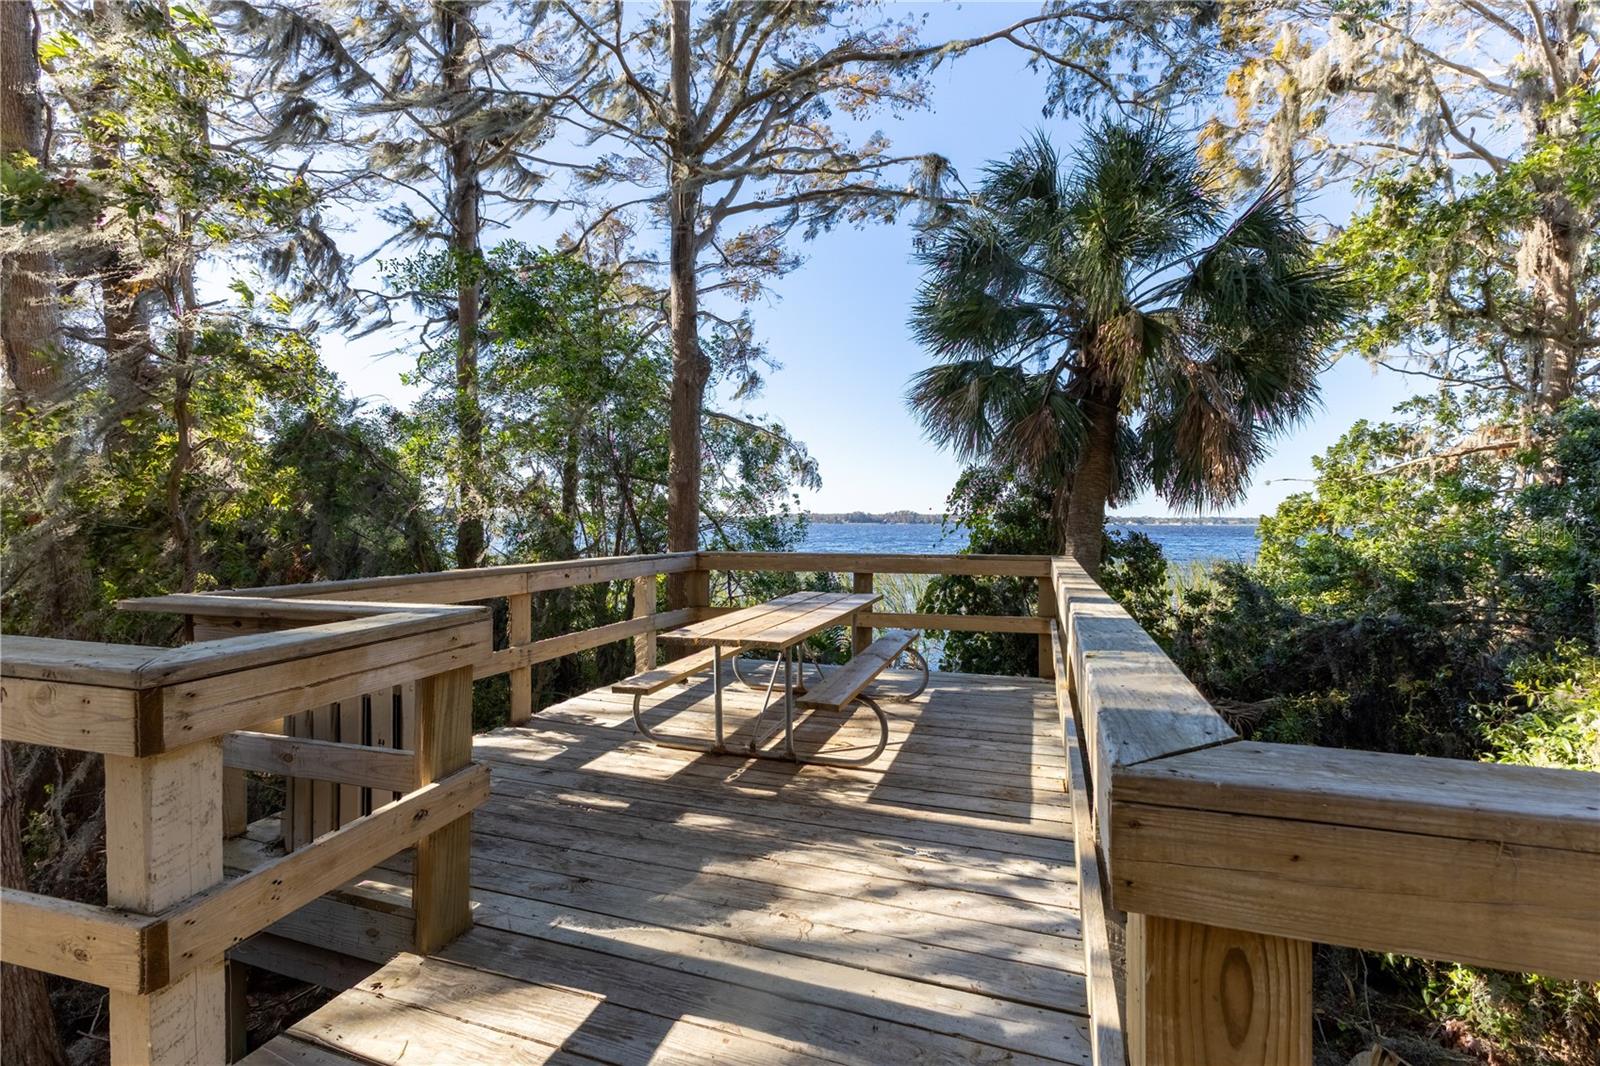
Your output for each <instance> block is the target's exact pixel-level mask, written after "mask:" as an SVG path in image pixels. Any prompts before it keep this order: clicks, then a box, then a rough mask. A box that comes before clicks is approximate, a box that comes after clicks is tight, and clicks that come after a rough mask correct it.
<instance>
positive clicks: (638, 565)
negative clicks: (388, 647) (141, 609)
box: [211, 552, 696, 603]
mask: <svg viewBox="0 0 1600 1066" xmlns="http://www.w3.org/2000/svg"><path fill="white" fill-rule="evenodd" d="M695 566H696V558H695V553H694V552H668V553H664V554H660V555H623V556H613V557H609V558H602V559H585V560H582V561H580V562H568V561H556V562H548V563H520V564H516V565H512V566H486V567H479V568H477V569H469V570H445V571H439V572H436V573H429V574H403V575H395V576H389V577H374V578H358V579H355V580H349V581H308V582H304V583H302V584H298V585H269V586H263V587H261V588H254V589H237V590H228V591H225V592H219V593H212V594H211V595H216V596H228V597H232V596H242V597H252V598H259V597H273V598H277V597H293V598H303V599H348V600H360V601H371V602H385V601H398V602H408V601H409V602H415V603H465V602H468V601H471V600H483V599H493V598H495V597H497V596H509V595H514V594H516V593H521V592H535V591H540V590H543V589H552V588H568V587H571V586H574V585H585V584H594V583H595V582H597V581H613V580H624V579H627V578H632V577H636V576H638V575H639V574H640V573H645V572H649V573H658V574H668V573H681V572H683V571H686V570H692V569H694V568H695Z"/></svg>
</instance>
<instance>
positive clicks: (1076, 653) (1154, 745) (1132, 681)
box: [1054, 558, 1238, 882]
mask: <svg viewBox="0 0 1600 1066" xmlns="http://www.w3.org/2000/svg"><path fill="white" fill-rule="evenodd" d="M1054 578H1055V584H1056V602H1057V604H1058V607H1059V611H1060V615H1061V619H1060V621H1061V627H1062V630H1063V634H1064V636H1065V637H1066V640H1065V644H1066V647H1067V650H1068V652H1069V653H1070V655H1071V656H1072V658H1071V661H1070V662H1069V664H1068V665H1069V666H1070V667H1071V670H1072V687H1073V691H1074V693H1075V694H1076V696H1077V699H1078V707H1079V709H1080V710H1081V711H1082V714H1083V718H1084V722H1085V724H1086V729H1085V733H1086V735H1087V737H1088V739H1089V740H1090V742H1091V743H1090V747H1089V749H1088V752H1087V754H1088V756H1089V774H1090V777H1091V778H1092V779H1093V783H1094V792H1095V795H1094V810H1095V812H1096V818H1097V824H1098V828H1099V830H1100V833H1101V844H1102V847H1103V848H1104V850H1105V854H1106V856H1107V860H1108V864H1109V866H1110V877H1111V879H1112V880H1113V882H1114V881H1115V880H1116V879H1117V869H1116V856H1117V853H1116V851H1115V849H1114V848H1113V846H1112V841H1111V840H1110V839H1109V834H1110V833H1111V831H1112V823H1111V821H1110V819H1108V818H1106V817H1105V813H1106V812H1108V811H1109V810H1110V809H1111V805H1110V789H1111V780H1112V776H1113V774H1114V773H1115V772H1116V771H1117V770H1118V769H1119V768H1121V767H1125V766H1135V765H1138V764H1139V763H1142V762H1147V761H1149V760H1151V759H1158V758H1161V757H1163V756H1167V755H1174V754H1178V753H1180V752H1185V751H1193V750H1196V749H1199V748H1207V747H1211V746H1213V745H1217V744H1224V743H1228V742H1231V741H1234V740H1237V739H1238V736H1237V734H1235V733H1234V731H1233V729H1232V728H1230V727H1229V725H1228V723H1227V722H1225V721H1223V719H1222V716H1221V715H1219V714H1217V712H1216V711H1215V710H1213V709H1212V707H1211V704H1210V702H1208V701H1207V700H1206V698H1205V697H1204V696H1202V695H1200V692H1199V690H1197V689H1196V688H1195V687H1194V685H1193V684H1191V683H1190V682H1189V679H1188V678H1187V677H1185V676H1184V675H1183V672H1182V671H1181V670H1179V669H1178V667H1177V666H1176V665H1175V664H1174V663H1173V662H1172V660H1171V659H1169V658H1167V655H1166V653H1165V652H1163V651H1162V650H1161V647H1160V645H1158V644H1157V643H1156V642H1155V641H1154V640H1152V639H1151V638H1150V635H1149V634H1148V633H1146V632H1145V631H1144V630H1143V629H1141V628H1140V627H1139V623H1137V622H1135V621H1134V620H1133V619H1132V618H1131V617H1130V616H1129V615H1128V612H1126V611H1124V610H1123V609H1122V608H1121V607H1120V606H1118V604H1117V603H1116V602H1115V601H1114V600H1112V599H1111V597H1110V596H1109V595H1107V594H1106V592H1105V591H1104V590H1103V589H1101V588H1100V586H1099V585H1097V584H1095V583H1094V581H1093V580H1092V579H1091V578H1090V577H1089V575H1088V574H1086V573H1085V572H1084V570H1083V568H1082V567H1080V566H1079V565H1078V564H1077V563H1076V562H1074V561H1072V560H1070V559H1061V558H1058V559H1056V560H1055V574H1054Z"/></svg>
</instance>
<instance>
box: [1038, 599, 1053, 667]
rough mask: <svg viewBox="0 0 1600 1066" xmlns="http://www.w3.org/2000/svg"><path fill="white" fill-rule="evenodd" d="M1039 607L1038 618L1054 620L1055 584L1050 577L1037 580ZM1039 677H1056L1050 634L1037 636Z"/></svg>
mask: <svg viewBox="0 0 1600 1066" xmlns="http://www.w3.org/2000/svg"><path fill="white" fill-rule="evenodd" d="M1038 584H1039V605H1038V608H1037V611H1038V615H1039V617H1040V618H1049V619H1055V618H1056V583H1055V580H1054V579H1053V578H1051V577H1048V576H1047V577H1041V578H1040V579H1039V582H1038ZM1039 676H1040V677H1042V678H1045V679H1049V678H1053V677H1055V676H1056V655H1055V651H1054V650H1053V648H1052V647H1051V642H1050V634H1049V633H1041V634H1040V635H1039Z"/></svg>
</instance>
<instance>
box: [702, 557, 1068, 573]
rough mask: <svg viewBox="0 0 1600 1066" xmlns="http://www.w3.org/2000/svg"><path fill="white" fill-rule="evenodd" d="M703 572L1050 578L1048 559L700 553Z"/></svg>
mask: <svg viewBox="0 0 1600 1066" xmlns="http://www.w3.org/2000/svg"><path fill="white" fill-rule="evenodd" d="M700 566H702V567H704V568H705V569H707V570H771V571H776V572H778V573H796V572H811V571H820V572H823V573H835V574H848V573H858V572H859V573H868V572H870V573H874V574H975V575H985V574H988V575H995V576H1005V577H1048V576H1049V574H1050V557H1049V556H1048V555H937V554H932V555H930V554H919V555H914V554H910V553H903V554H902V553H892V554H881V553H879V554H873V553H863V552H701V553H700Z"/></svg>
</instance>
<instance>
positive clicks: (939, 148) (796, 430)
mask: <svg viewBox="0 0 1600 1066" xmlns="http://www.w3.org/2000/svg"><path fill="white" fill-rule="evenodd" d="M1037 10H1038V5H1037V4H1036V3H1021V4H1010V3H994V4H968V5H964V6H962V7H959V8H958V7H954V6H952V7H944V8H939V9H936V10H934V11H933V12H932V14H931V15H930V17H929V20H928V30H927V37H928V39H930V40H931V39H936V38H940V37H944V36H961V35H967V34H972V33H977V32H981V31H983V30H986V29H993V28H995V27H997V26H1000V25H1004V24H1005V23H1006V21H1008V20H1009V19H1013V18H1017V17H1021V16H1024V15H1027V14H1029V13H1033V12H1036V11H1037ZM933 79H934V83H933V92H932V106H931V107H930V108H929V109H928V110H927V111H923V112H917V113H912V114H908V115H905V116H903V117H900V116H884V117H882V118H880V119H879V120H878V121H877V122H876V123H875V126H876V127H877V128H881V129H882V130H883V131H884V132H885V133H887V134H888V136H889V138H890V139H891V141H892V142H893V143H894V145H895V147H896V149H897V150H899V151H901V152H910V151H917V152H925V151H933V152H938V153H940V154H942V155H944V156H946V157H948V158H949V159H950V160H951V161H952V162H953V163H954V164H955V166H956V169H957V170H958V171H959V172H960V174H961V175H962V176H963V177H964V178H968V179H972V178H975V177H976V176H977V174H978V172H979V170H980V169H981V168H982V166H983V165H984V163H986V162H987V161H989V160H991V159H995V158H997V157H1000V156H1003V155H1005V154H1006V153H1008V152H1010V151H1011V150H1012V149H1014V148H1016V147H1017V146H1018V145H1019V144H1020V143H1021V142H1022V141H1023V139H1024V138H1026V137H1027V136H1028V135H1029V134H1031V133H1032V132H1034V131H1036V130H1042V131H1044V132H1045V133H1047V134H1049V135H1050V137H1051V138H1052V139H1053V140H1054V141H1055V142H1056V143H1057V145H1058V146H1062V147H1066V146H1070V144H1071V143H1072V141H1073V138H1074V134H1075V132H1076V129H1077V127H1076V124H1075V123H1073V122H1070V121H1064V120H1060V119H1055V120H1046V119H1044V118H1043V117H1042V116H1041V114H1040V111H1039V106H1040V102H1041V100H1042V98H1043V83H1042V78H1041V76H1040V75H1038V74H1035V73H1033V72H1030V71H1029V70H1028V69H1027V64H1026V60H1025V57H1024V55H1023V54H1022V53H1021V52H1020V51H1018V50H1016V49H1014V48H1011V47H1009V46H1006V45H1003V44H1002V45H991V46H989V47H987V48H985V49H982V50H980V51H978V52H976V53H973V54H970V55H968V56H966V57H965V58H963V59H961V60H959V61H957V62H955V63H950V64H946V65H945V66H944V67H943V68H942V69H940V70H938V71H936V72H935V73H934V75H933ZM1349 209H1350V201H1349V199H1348V196H1347V195H1345V194H1343V193H1342V192H1335V193H1331V194H1326V195H1324V197H1323V198H1322V199H1321V201H1320V202H1317V203H1315V204H1313V205H1312V210H1313V211H1317V212H1320V213H1321V214H1322V215H1324V216H1326V217H1327V218H1328V219H1329V220H1331V221H1334V222H1338V221H1341V220H1342V218H1343V217H1344V216H1345V215H1347V214H1348V212H1349ZM565 221H566V220H563V219H560V218H556V219H553V220H545V219H540V218H530V219H526V220H521V221H518V222H515V223H513V224H512V225H511V226H510V227H509V229H505V230H500V231H498V232H497V233H495V234H493V235H492V236H491V237H490V238H489V239H490V240H492V241H498V240H500V239H504V238H513V237H514V238H516V239H519V240H523V241H526V242H528V243H532V244H539V243H550V242H552V241H553V240H554V239H555V237H556V236H557V235H558V233H559V231H560V230H561V229H562V228H563V227H564V225H565ZM358 232H359V230H358ZM913 234H914V231H913V227H912V224H911V221H910V219H909V218H908V219H907V220H905V221H903V222H901V223H898V224H896V225H894V226H876V227H873V228H869V229H864V230H850V229H840V230H836V231H835V232H833V233H828V234H824V235H822V236H821V237H819V238H818V239H817V240H815V241H812V242H810V243H809V244H806V245H804V246H802V247H801V248H800V250H801V252H802V254H803V255H804V256H805V260H806V261H805V263H804V264H803V265H802V266H801V267H800V268H799V269H798V270H796V271H795V272H793V273H792V274H790V275H788V276H787V277H784V278H781V279H779V280H778V281H776V282H774V283H773V284H772V286H771V290H770V293H769V294H768V295H767V296H765V297H764V298H762V299H761V300H760V301H759V302H758V303H757V304H756V305H755V306H754V307H753V308H752V312H753V314H754V317H755V320H756V324H757V328H758V332H759V334H760V336H761V337H762V338H763V339H764V340H765V342H766V344H767V346H768V351H769V353H770V355H771V356H772V357H773V358H774V359H775V360H776V361H777V362H778V363H780V364H781V367H780V369H778V370H775V371H773V372H771V373H770V374H769V375H768V376H767V387H766V389H765V391H764V392H763V393H762V394H761V395H760V396H758V397H757V398H755V399H754V400H753V401H751V402H750V403H749V404H748V405H747V408H748V410H750V411H753V412H758V413H763V414H768V415H772V416H775V417H777V418H779V419H780V420H782V421H783V422H784V424H785V425H786V426H787V427H788V428H789V431H790V432H791V433H792V434H793V435H794V436H795V437H797V438H798V439H800V440H801V441H804V442H805V444H806V446H807V447H808V448H809V449H810V451H811V454H812V455H813V456H814V457H815V458H816V460H817V463H818V466H819V468H820V471H821V475H822V488H821V490H820V491H817V492H806V493H804V494H802V497H801V499H802V504H803V505H804V506H805V507H807V508H808V509H811V510H816V511H853V510H864V511H885V510H898V509H908V510H914V511H941V510H943V507H944V500H945V496H946V494H947V493H948V492H949V489H950V487H951V485H952V484H953V483H954V481H955V479H956V476H957V475H958V474H959V472H960V466H959V464H958V463H957V462H956V461H955V460H954V459H953V458H952V457H951V456H950V455H949V454H947V453H944V452H941V451H939V450H937V449H936V448H935V447H934V446H933V445H932V444H930V443H929V442H928V441H927V440H926V439H925V438H924V437H923V435H922V432H921V429H920V427H919V426H918V425H917V422H916V420H915V419H914V418H913V417H912V415H911V414H910V413H909V412H908V411H907V410H906V407H905V404H904V401H903V399H902V397H903V395H904V392H905V388H906V383H907V381H908V379H909V378H910V377H911V375H912V374H913V373H915V372H916V371H917V370H919V369H921V368H923V367H925V366H927V365H928V361H929V360H928V357H927V356H926V355H925V354H924V353H923V352H922V351H921V350H920V349H919V348H918V346H917V344H916V343H915V342H914V341H913V340H912V339H911V336H910V331H909V330H908V328H907V325H906V311H907V308H908V307H909V305H910V300H911V297H912V294H913V292H914V291H915V289H916V285H917V281H918V276H919V272H918V269H917V267H916V265H915V264H914V263H913V262H912V259H911V250H912V238H913ZM397 343H403V341H402V340H401V339H400V338H394V337H391V338H387V339H383V338H366V339H364V340H363V341H360V342H356V343H353V344H350V345H342V344H325V345H324V352H323V354H324V358H325V359H326V360H327V362H328V364H329V365H330V366H331V367H332V368H333V369H334V370H335V371H336V372H337V373H338V374H339V375H340V376H341V377H342V378H343V379H344V380H345V382H346V383H347V384H348V385H349V387H350V389H351V390H352V392H354V393H355V394H356V395H357V396H363V397H370V398H372V399H374V400H378V399H382V400H387V401H388V402H391V403H395V404H401V405H403V404H406V403H408V402H409V401H410V399H411V398H412V396H413V393H412V391H411V390H409V389H407V388H405V387H404V386H403V385H402V384H401V382H400V380H399V376H400V374H401V372H402V371H404V370H406V369H409V367H410V360H409V359H408V358H406V357H405V356H401V355H388V356H382V355H380V354H379V353H381V352H383V351H385V350H392V348H393V347H394V346H395V345H396V344H397ZM1415 388H1416V386H1415V384H1414V383H1413V381H1412V380H1411V379H1407V378H1405V377H1404V376H1402V375H1400V374H1397V373H1395V372H1393V371H1389V370H1381V369H1373V368H1372V367H1370V366H1368V365H1367V364H1366V363H1364V362H1362V361H1361V360H1359V359H1355V358H1350V359H1344V360H1341V361H1339V362H1337V363H1335V364H1334V365H1333V366H1332V367H1331V368H1330V369H1329V370H1328V371H1327V372H1326V373H1325V374H1324V375H1323V378H1322V389H1323V409H1322V410H1321V412H1320V413H1319V414H1317V415H1316V416H1314V417H1313V418H1312V419H1311V420H1309V421H1308V422H1307V423H1306V424H1305V425H1303V426H1301V427H1300V428H1299V429H1297V430H1296V431H1294V432H1292V433H1291V434H1289V435H1287V436H1285V437H1284V438H1282V439H1280V440H1279V441H1278V442H1277V445H1276V447H1275V449H1274V451H1273V454H1272V456H1271V458H1269V459H1267V460H1266V461H1264V462H1263V463H1262V464H1261V465H1260V466H1259V467H1258V468H1257V470H1256V473H1255V478H1254V481H1253V484H1252V486H1251V489H1250V492H1249V495H1248V498H1247V499H1246V500H1245V502H1244V503H1243V504H1242V505H1241V506H1239V507H1237V508H1234V509H1232V510H1231V511H1228V512H1223V513H1231V514H1242V515H1258V514H1262V513H1266V512H1270V511H1271V510H1272V509H1273V508H1274V507H1276V505H1277V504H1278V502H1279V501H1281V500H1282V499H1284V497H1286V496H1288V495H1289V494H1291V493H1293V492H1296V491H1300V490H1303V489H1304V488H1305V485H1304V484H1303V482H1300V481H1296V480H1293V479H1302V478H1306V477H1308V476H1310V474H1311V472H1312V470H1311V457H1312V456H1314V455H1316V454H1317V453H1319V452H1321V451H1322V450H1323V449H1325V448H1326V447H1327V446H1328V445H1330V444H1331V443H1333V441H1334V440H1336V439H1337V438H1338V437H1339V435H1340V434H1341V433H1343V432H1344V430H1345V429H1347V428H1348V427H1349V426H1350V425H1351V424H1352V423H1354V422H1355V421H1356V420H1358V419H1361V418H1368V419H1381V418H1383V417H1385V416H1387V415H1388V413H1389V412H1390V411H1391V410H1392V408H1393V407H1394V405H1395V404H1397V403H1398V402H1400V401H1401V400H1403V399H1405V398H1406V397H1407V396H1409V395H1412V394H1413V392H1414V391H1415ZM1119 510H1120V511H1121V512H1122V513H1124V514H1151V515H1164V514H1169V513H1171V509H1170V508H1168V507H1167V506H1166V504H1165V503H1163V502H1162V501H1161V500H1159V499H1157V498H1155V497H1153V496H1145V497H1141V498H1140V499H1137V500H1134V501H1132V502H1131V503H1129V504H1128V505H1126V506H1124V507H1122V508H1119Z"/></svg>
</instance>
